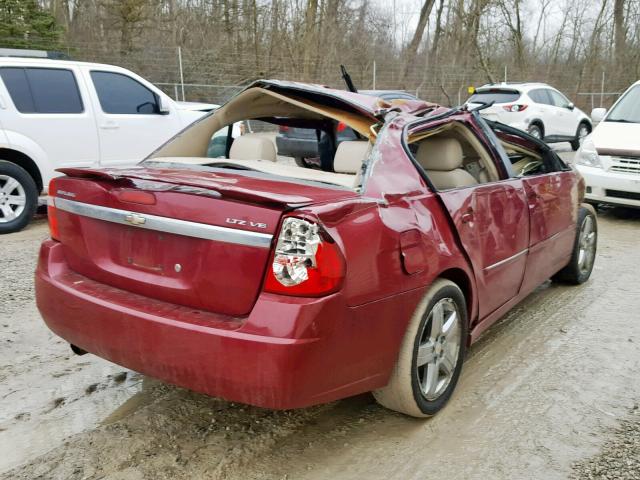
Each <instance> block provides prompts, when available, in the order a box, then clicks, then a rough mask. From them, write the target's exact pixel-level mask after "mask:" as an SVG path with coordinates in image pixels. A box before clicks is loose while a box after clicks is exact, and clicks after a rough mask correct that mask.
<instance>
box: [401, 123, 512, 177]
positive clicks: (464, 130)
mask: <svg viewBox="0 0 640 480" xmlns="http://www.w3.org/2000/svg"><path fill="white" fill-rule="evenodd" d="M409 149H410V151H411V152H412V153H413V154H414V157H415V159H416V161H417V162H418V164H419V165H420V166H421V167H422V168H423V169H424V171H425V173H426V174H427V176H428V177H429V179H430V180H431V182H432V183H433V185H434V186H435V187H436V189H438V190H450V189H454V188H463V187H470V186H474V185H480V184H484V183H490V182H496V181H499V180H500V179H501V178H500V174H499V173H498V169H497V168H496V166H495V164H494V163H493V159H492V158H491V156H490V155H489V152H487V150H486V148H485V147H484V146H483V145H482V143H481V142H480V140H479V139H478V138H477V137H476V136H475V134H474V133H473V132H472V131H471V130H469V128H468V127H466V126H464V125H463V124H462V123H461V122H452V123H449V124H447V125H444V126H441V127H437V128H435V129H432V130H428V131H426V132H424V131H423V132H419V133H418V134H416V135H415V136H414V137H413V138H410V139H409Z"/></svg>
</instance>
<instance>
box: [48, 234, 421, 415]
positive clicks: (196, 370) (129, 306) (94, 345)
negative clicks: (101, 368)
mask: <svg viewBox="0 0 640 480" xmlns="http://www.w3.org/2000/svg"><path fill="white" fill-rule="evenodd" d="M62 250H63V247H62V245H61V244H59V243H57V242H54V241H46V242H44V244H43V245H42V249H41V251H40V261H39V265H38V269H37V271H36V299H37V304H38V308H39V310H40V313H41V314H42V317H43V318H44V320H45V322H46V323H47V325H48V326H49V328H51V330H53V331H54V332H55V333H56V334H58V335H59V336H60V337H62V338H64V339H65V340H67V341H68V342H70V343H72V344H74V345H77V346H78V347H80V348H82V349H84V350H86V351H88V352H91V353H94V354H96V355H98V356H100V357H103V358H106V359H108V360H110V361H112V362H114V363H117V364H120V365H123V366H125V367H127V368H130V369H132V370H136V371H138V372H141V373H144V374H147V375H150V376H153V377H156V378H160V379H162V380H165V381H167V382H170V383H173V384H176V385H180V386H183V387H186V388H189V389H191V390H195V391H199V392H202V393H206V394H209V395H213V396H219V397H222V398H226V399H228V400H231V401H237V402H242V403H247V404H252V405H257V406H262V407H268V408H277V409H284V408H287V409H288V408H298V407H305V406H309V405H313V404H317V403H322V402H327V401H331V400H335V399H338V398H344V397H347V396H350V395H355V394H358V393H362V392H366V391H369V390H372V389H375V388H378V387H380V386H382V385H384V384H385V382H386V381H387V378H388V375H389V372H390V368H391V367H392V366H393V364H394V362H395V356H396V354H397V346H398V345H399V340H400V338H401V336H402V332H403V331H404V325H403V322H398V321H397V318H398V313H400V312H401V311H403V310H405V307H408V308H413V307H412V306H411V305H412V304H414V302H413V295H412V296H411V298H410V299H409V298H404V296H402V297H403V298H401V299H399V301H400V305H399V306H398V307H399V310H400V311H398V309H397V308H396V307H394V303H396V302H397V301H398V300H396V301H395V302H394V301H391V300H386V301H384V302H375V303H372V304H369V305H368V306H366V307H360V308H357V309H351V308H348V307H347V306H346V305H345V304H344V302H343V301H342V299H341V297H340V296H339V295H333V296H330V297H326V298H322V299H301V298H288V297H281V296H277V295H268V294H262V295H261V296H260V298H259V299H258V301H257V302H256V304H255V306H254V308H253V310H252V312H251V314H250V315H249V316H248V317H245V318H242V319H234V318H232V317H227V316H223V315H218V314H213V313H209V312H204V311H194V310H193V309H191V308H186V307H180V306H177V305H173V304H168V303H165V302H161V301H157V300H152V299H149V298H147V297H143V296H139V295H135V294H131V293H129V292H125V291H123V290H119V289H116V288H112V287H109V286H106V285H104V284H101V283H98V282H95V281H93V280H90V279H88V278H86V277H83V276H80V275H78V274H76V273H75V272H73V271H71V270H70V269H69V268H68V267H67V265H66V262H65V260H64V255H63V251H62ZM416 298H419V297H418V296H416ZM407 300H411V301H409V302H407ZM416 301H417V300H416ZM396 305H397V303H396ZM394 310H395V312H394V313H395V314H392V312H393V311H394ZM385 317H386V319H387V320H384V318H385ZM394 318H395V321H393V324H392V325H388V328H382V329H381V328H376V327H383V325H380V322H381V321H382V322H387V321H389V320H388V319H394ZM407 318H408V317H407ZM365 319H366V322H365V321H364V320H365ZM319 320H321V321H319ZM336 327H337V328H336ZM372 329H373V330H372Z"/></svg>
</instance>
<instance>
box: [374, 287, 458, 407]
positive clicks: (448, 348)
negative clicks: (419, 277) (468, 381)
mask: <svg viewBox="0 0 640 480" xmlns="http://www.w3.org/2000/svg"><path fill="white" fill-rule="evenodd" d="M466 338H467V309H466V303H465V299H464V295H463V294H462V291H461V290H460V288H459V287H458V286H457V285H456V284H455V283H453V282H451V281H449V280H444V279H439V280H437V281H436V282H434V284H433V285H432V287H431V288H430V289H429V292H428V293H427V295H426V296H425V297H424V298H423V299H422V301H421V302H420V304H419V305H418V308H417V309H416V312H415V313H414V315H413V317H412V318H411V321H410V322H409V325H408V327H407V332H406V334H405V337H404V339H403V341H402V345H401V347H400V353H399V355H398V361H397V363H396V365H395V367H394V369H393V372H392V373H391V377H390V379H389V383H388V384H387V385H386V386H385V387H383V388H381V389H379V390H376V391H375V392H373V395H374V397H375V398H376V400H377V401H378V403H380V404H381V405H383V406H385V407H387V408H389V409H391V410H396V411H398V412H401V413H405V414H407V415H411V416H413V417H428V416H431V415H435V414H436V413H437V412H438V411H439V410H440V409H441V408H442V407H444V405H445V404H446V403H447V401H448V400H449V398H450V397H451V394H452V393H453V390H454V388H455V386H456V384H457V382H458V377H459V376H460V370H461V369H462V362H463V358H464V353H465V349H466Z"/></svg>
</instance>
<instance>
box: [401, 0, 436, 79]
mask: <svg viewBox="0 0 640 480" xmlns="http://www.w3.org/2000/svg"><path fill="white" fill-rule="evenodd" d="M434 3H435V0H425V2H424V3H423V4H422V8H421V9H420V18H419V19H418V26H417V27H416V31H415V32H414V34H413V38H412V39H411V43H409V46H408V47H407V51H406V53H405V60H404V67H403V69H402V77H401V80H400V84H401V86H402V88H407V77H408V76H409V71H410V70H411V66H412V65H413V64H414V62H415V61H416V55H417V53H418V47H419V46H420V43H421V42H422V36H423V35H424V29H425V27H426V26H427V21H428V20H429V15H430V14H431V9H432V8H433V4H434Z"/></svg>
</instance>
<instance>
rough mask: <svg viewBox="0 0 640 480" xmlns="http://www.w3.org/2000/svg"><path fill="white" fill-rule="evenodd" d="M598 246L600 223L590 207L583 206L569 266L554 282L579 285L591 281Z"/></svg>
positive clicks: (579, 214)
mask: <svg viewBox="0 0 640 480" xmlns="http://www.w3.org/2000/svg"><path fill="white" fill-rule="evenodd" d="M597 245H598V223H597V220H596V214H595V211H594V210H593V209H592V208H591V207H590V206H581V207H580V211H579V212H578V231H577V232H576V239H575V243H574V244H573V252H572V254H571V261H570V262H569V264H568V265H567V266H566V267H564V268H563V269H562V270H560V271H559V272H558V273H556V274H555V275H554V277H553V279H554V280H558V281H561V282H567V283H573V284H575V285H579V284H581V283H584V282H586V281H587V280H589V277H590V276H591V271H592V270H593V263H594V261H595V258H596V250H597Z"/></svg>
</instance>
